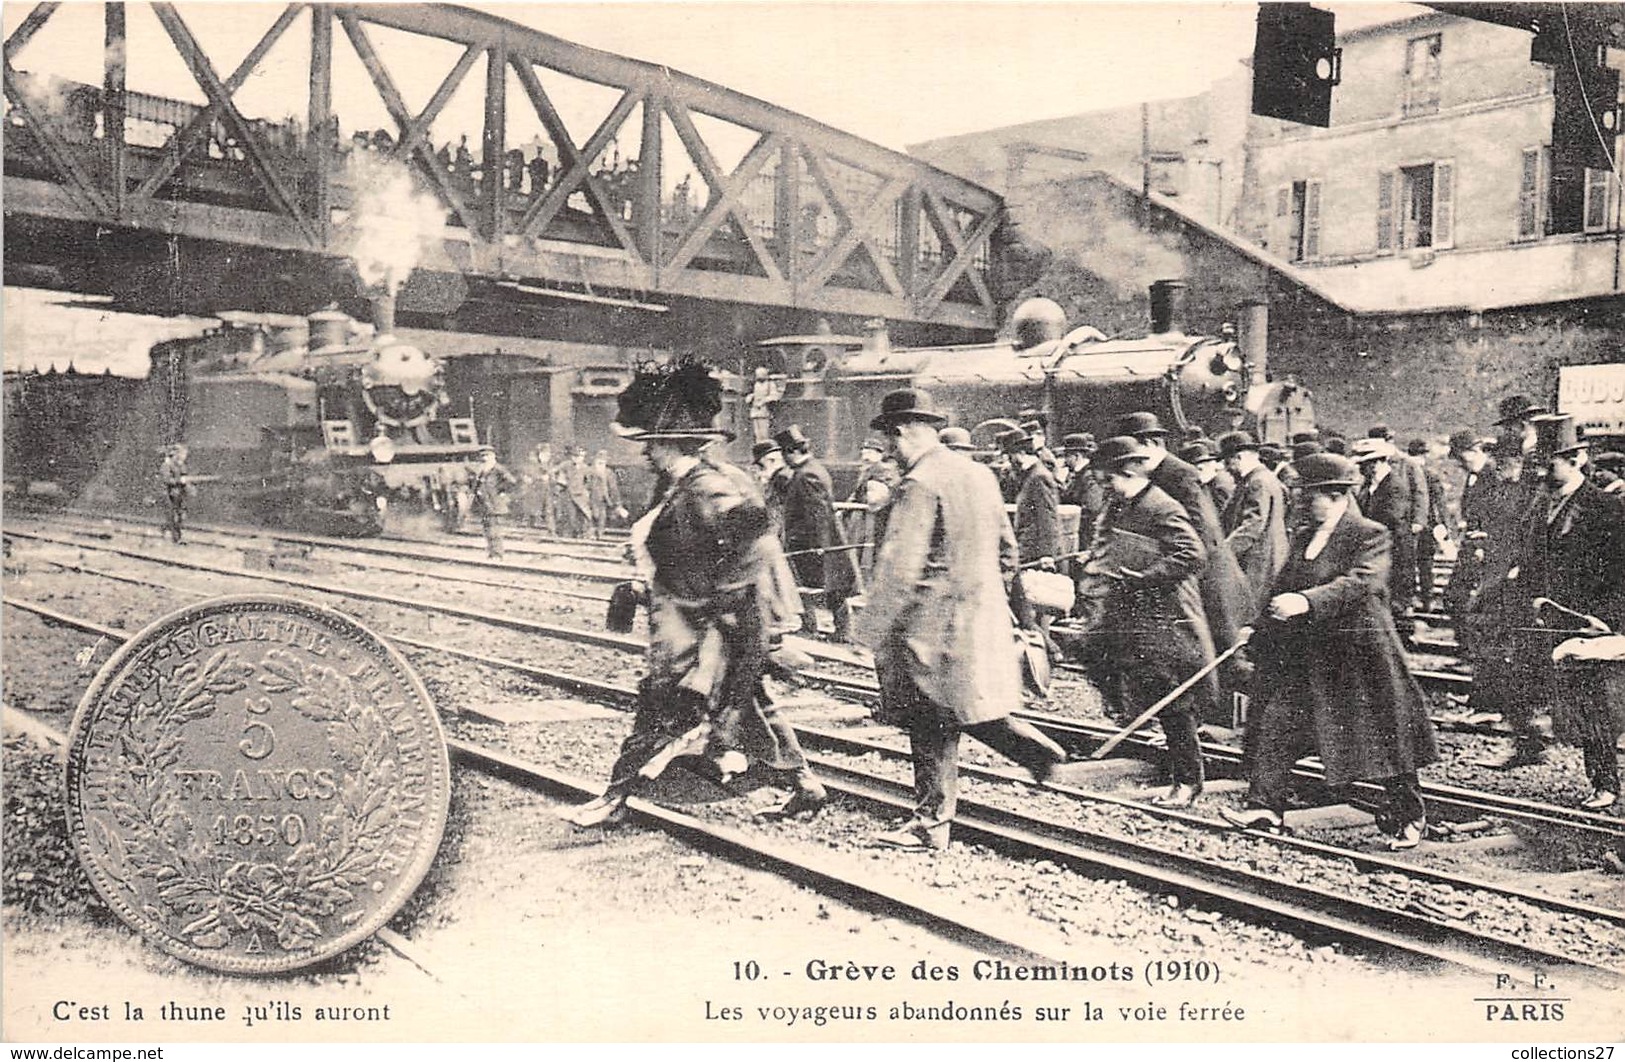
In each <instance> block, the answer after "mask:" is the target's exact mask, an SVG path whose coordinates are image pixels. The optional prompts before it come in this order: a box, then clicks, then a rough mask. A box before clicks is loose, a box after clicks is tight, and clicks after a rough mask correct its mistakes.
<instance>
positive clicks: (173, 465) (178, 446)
mask: <svg viewBox="0 0 1625 1062" xmlns="http://www.w3.org/2000/svg"><path fill="white" fill-rule="evenodd" d="M158 482H160V483H162V484H163V486H164V498H165V500H166V501H168V503H169V511H168V514H167V517H166V519H165V522H164V526H165V527H166V528H167V529H168V530H169V537H170V538H171V539H173V540H174V541H175V542H177V543H179V542H180V540H181V532H182V530H183V529H184V527H185V525H186V496H187V495H188V494H190V493H191V491H192V484H191V476H190V475H189V474H188V472H187V469H186V444H185V443H170V444H169V445H168V446H166V447H164V463H163V464H162V465H161V466H160V467H159V469H158Z"/></svg>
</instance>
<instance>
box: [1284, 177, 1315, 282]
mask: <svg viewBox="0 0 1625 1062" xmlns="http://www.w3.org/2000/svg"><path fill="white" fill-rule="evenodd" d="M1276 203H1277V210H1276V214H1277V216H1278V217H1285V218H1286V219H1287V221H1286V256H1287V260H1288V261H1292V262H1302V261H1305V260H1307V259H1312V258H1319V257H1320V182H1319V181H1294V182H1292V183H1291V184H1289V185H1286V186H1284V187H1283V188H1281V189H1280V191H1279V192H1278V193H1277V199H1276Z"/></svg>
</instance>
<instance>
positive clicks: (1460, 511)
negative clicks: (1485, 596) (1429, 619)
mask: <svg viewBox="0 0 1625 1062" xmlns="http://www.w3.org/2000/svg"><path fill="white" fill-rule="evenodd" d="M1493 441H1494V440H1492V439H1486V438H1484V437H1483V436H1481V435H1479V433H1478V432H1475V431H1473V430H1471V429H1470V428H1463V429H1461V430H1460V431H1457V432H1453V433H1452V434H1451V436H1450V457H1451V459H1452V460H1454V461H1455V462H1456V464H1457V465H1459V466H1461V471H1462V475H1463V477H1464V478H1463V480H1462V488H1461V503H1460V504H1459V505H1458V506H1457V519H1456V533H1457V535H1458V536H1459V537H1460V539H1461V548H1460V549H1459V550H1457V552H1456V567H1455V570H1453V571H1452V572H1451V573H1450V582H1449V583H1448V584H1447V585H1446V586H1445V589H1444V608H1445V611H1446V612H1448V613H1450V615H1451V616H1452V617H1454V619H1455V621H1456V625H1457V627H1458V630H1457V632H1456V635H1457V641H1462V640H1463V639H1462V638H1461V631H1460V629H1459V628H1460V626H1461V623H1462V620H1463V617H1464V616H1465V615H1466V612H1467V606H1468V604H1469V603H1470V602H1471V601H1472V599H1473V595H1474V594H1475V593H1476V592H1477V590H1478V584H1479V581H1480V580H1481V579H1482V578H1483V575H1484V547H1485V543H1486V541H1487V540H1488V538H1489V536H1490V532H1491V530H1492V528H1493V525H1492V524H1490V523H1488V522H1487V521H1488V520H1489V519H1490V518H1491V512H1492V511H1493V508H1494V504H1495V498H1494V495H1495V493H1496V492H1497V490H1498V489H1499V486H1500V478H1499V477H1498V476H1496V474H1495V463H1494V461H1492V460H1491V459H1490V455H1489V451H1488V449H1487V447H1488V446H1489V444H1490V443H1491V442H1493Z"/></svg>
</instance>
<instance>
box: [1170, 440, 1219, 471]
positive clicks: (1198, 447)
mask: <svg viewBox="0 0 1625 1062" xmlns="http://www.w3.org/2000/svg"><path fill="white" fill-rule="evenodd" d="M1179 459H1180V460H1181V461H1189V462H1190V463H1191V464H1193V465H1199V464H1201V463H1202V462H1204V461H1217V460H1218V459H1219V455H1218V454H1216V453H1214V452H1213V449H1212V447H1211V446H1210V445H1209V443H1208V440H1207V439H1198V440H1196V441H1195V442H1193V443H1187V444H1185V445H1184V446H1181V447H1180V448H1179Z"/></svg>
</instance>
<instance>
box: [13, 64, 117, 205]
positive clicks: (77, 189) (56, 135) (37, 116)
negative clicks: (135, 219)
mask: <svg viewBox="0 0 1625 1062" xmlns="http://www.w3.org/2000/svg"><path fill="white" fill-rule="evenodd" d="M5 90H6V98H7V99H9V100H11V102H12V105H13V106H14V107H16V108H17V109H18V110H20V111H22V112H23V117H24V118H25V119H26V120H27V121H28V126H29V128H30V129H32V130H33V131H34V135H35V136H37V137H38V138H39V142H40V146H41V147H42V148H44V149H45V154H46V155H47V156H48V157H49V158H50V161H51V165H52V166H54V167H56V170H57V172H58V173H60V174H62V176H63V177H65V178H66V179H67V182H68V183H67V184H66V185H64V187H65V188H66V189H67V190H68V193H69V194H70V195H75V196H76V197H77V198H78V201H79V205H80V208H81V209H83V210H84V211H85V212H86V213H88V214H93V215H96V216H98V217H111V216H112V214H113V210H112V206H111V204H110V203H108V201H107V197H106V196H105V195H103V194H102V190H101V188H99V187H98V186H97V184H96V180H95V178H94V177H93V176H92V175H91V174H90V172H89V171H87V170H86V169H85V167H84V166H83V165H82V164H81V163H80V161H79V160H78V159H77V158H75V157H74V154H73V148H72V147H71V146H70V145H69V144H68V142H67V140H66V139H65V138H64V137H63V136H62V134H61V131H60V130H58V129H57V127H56V125H55V124H53V120H52V118H51V117H50V116H49V115H48V114H45V113H43V112H42V110H41V108H39V107H36V106H35V105H34V101H33V100H31V99H29V98H28V91H27V90H26V89H24V88H23V86H22V78H21V76H20V75H19V74H18V73H17V71H16V69H15V68H14V67H13V66H12V65H11V60H10V59H9V58H8V59H6V60H5Z"/></svg>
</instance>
